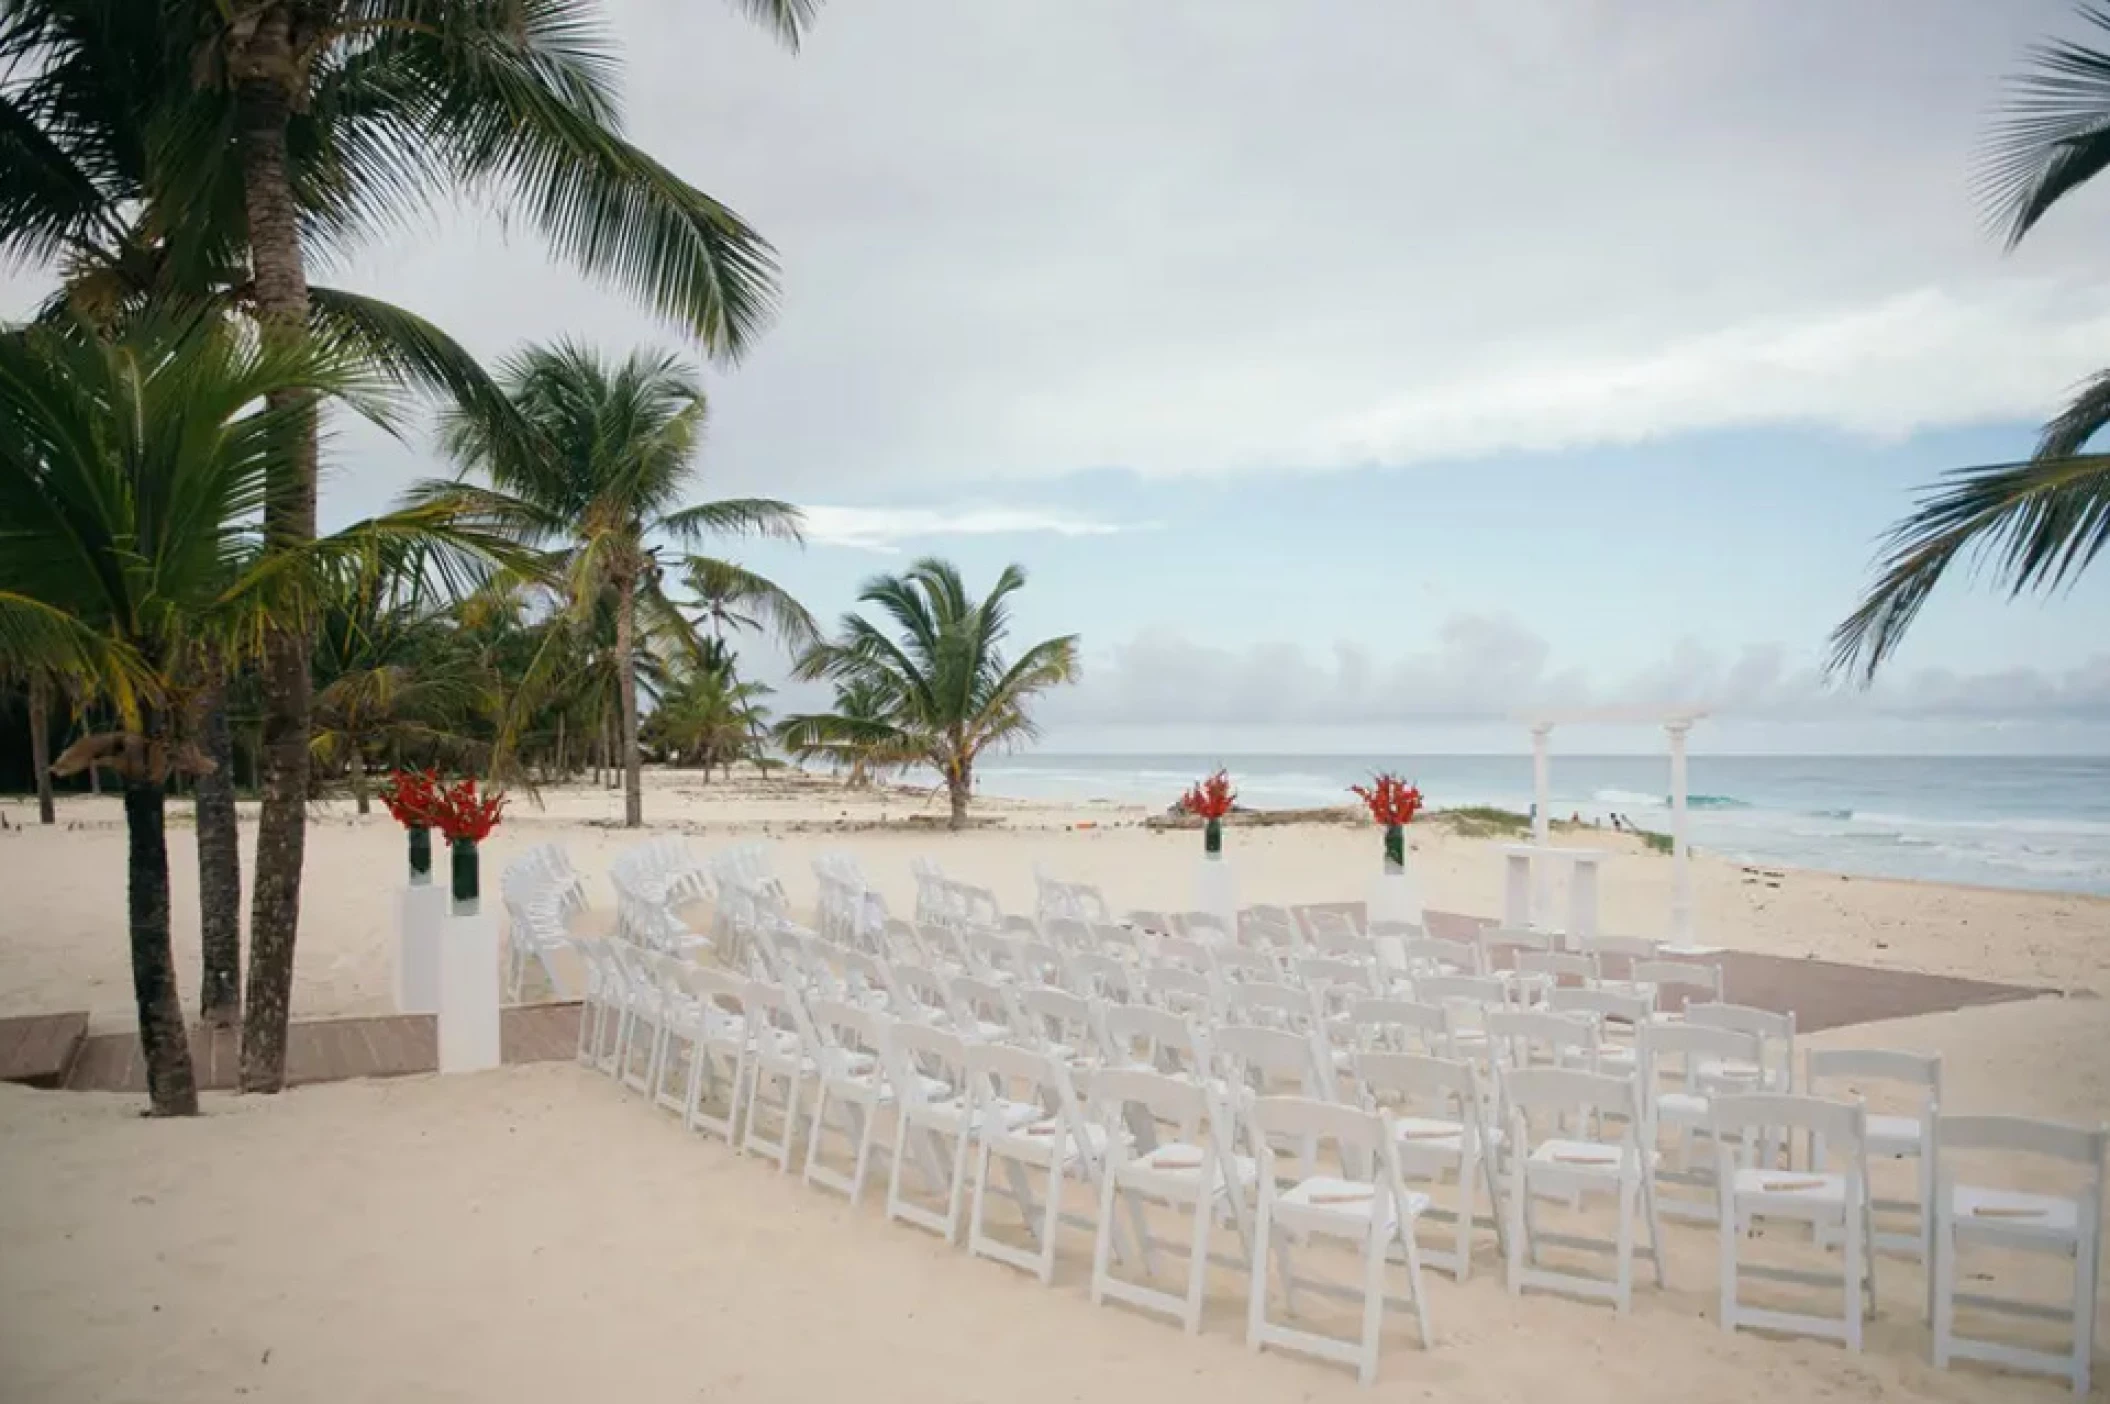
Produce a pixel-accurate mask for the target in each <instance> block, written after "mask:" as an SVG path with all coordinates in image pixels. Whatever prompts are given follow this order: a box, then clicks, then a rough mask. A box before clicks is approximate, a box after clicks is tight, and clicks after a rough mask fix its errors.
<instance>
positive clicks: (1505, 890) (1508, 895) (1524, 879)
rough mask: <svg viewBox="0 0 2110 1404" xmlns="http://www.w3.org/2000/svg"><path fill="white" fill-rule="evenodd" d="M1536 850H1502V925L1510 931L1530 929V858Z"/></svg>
mask: <svg viewBox="0 0 2110 1404" xmlns="http://www.w3.org/2000/svg"><path fill="white" fill-rule="evenodd" d="M1536 851H1537V850H1535V849H1531V848H1504V849H1503V850H1502V925H1504V926H1505V927H1508V928H1509V929H1510V930H1512V931H1526V930H1529V929H1530V927H1531V916H1532V913H1531V858H1532V854H1533V853H1535V852H1536Z"/></svg>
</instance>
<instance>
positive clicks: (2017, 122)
mask: <svg viewBox="0 0 2110 1404" xmlns="http://www.w3.org/2000/svg"><path fill="white" fill-rule="evenodd" d="M2079 10H2080V17H2081V19H2082V20H2083V21H2084V22H2085V23H2086V24H2087V25H2088V26H2090V28H2092V29H2093V30H2095V31H2096V32H2097V34H2098V35H2100V34H2103V33H2110V5H2106V4H2104V3H2101V0H2088V3H2085V4H2083V5H2081V6H2080V7H2079ZM2030 60H2031V63H2032V65H2033V67H2032V68H2031V69H2030V71H2028V72H2025V73H2023V74H2022V75H2020V76H2019V77H2017V78H2015V79H2014V80H2013V81H2012V83H2011V86H2010V96H2009V99H2008V103H2007V112H2006V115H2005V116H2004V117H2003V118H2002V119H2001V120H2000V121H1999V122H1997V123H1996V124H1995V125H1994V127H1993V129H1992V131H1991V133H1990V135H1989V136H1988V138H1987V141H1986V144H1985V147H1984V148H1983V150H1982V152H1981V154H1980V158H1979V169H1978V189H1979V195H1980V198H1981V199H1982V200H1983V202H1984V204H1985V207H1986V210H1987V214H1988V217H1989V218H1990V219H1991V220H1992V222H1993V224H1994V226H1995V227H1996V228H1997V229H1998V230H1999V231H2000V233H2001V236H2002V237H2003V238H2004V239H2005V240H2006V241H2007V245H2008V247H2009V248H2013V247H2014V246H2015V245H2017V244H2019V243H2021V242H2022V240H2023V238H2024V237H2025V236H2026V235H2028V233H2029V231H2030V230H2031V229H2033V228H2035V227H2036V225H2037V222H2038V221H2039V220H2041V219H2042V218H2043V217H2044V216H2045V214H2046V213H2047V212H2049V211H2050V209H2051V207H2052V206H2053V205H2055V204H2057V203H2058V202H2059V201H2060V200H2061V199H2063V198H2065V197H2066V196H2067V195H2069V194H2071V193H2072V192H2073V191H2075V190H2076V189H2078V188H2080V187H2081V186H2082V185H2084V184H2086V183H2087V182H2088V181H2089V180H2091V179H2093V178H2094V177H2095V176H2096V175H2097V174H2098V173H2100V172H2101V171H2102V169H2103V168H2104V167H2105V166H2110V53H2106V52H2104V51H2103V50H2102V49H2100V48H2096V47H2092V46H2091V45H2090V44H2089V43H2086V42H2082V41H2079V40H2069V39H2059V40H2054V41H2052V42H2050V43H2048V44H2042V45H2038V46H2036V47H2034V48H2033V49H2031V51H2030Z"/></svg>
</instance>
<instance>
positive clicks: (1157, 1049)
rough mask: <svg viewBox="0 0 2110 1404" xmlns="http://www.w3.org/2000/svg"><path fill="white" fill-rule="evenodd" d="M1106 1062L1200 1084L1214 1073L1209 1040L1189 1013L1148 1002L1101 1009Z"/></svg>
mask: <svg viewBox="0 0 2110 1404" xmlns="http://www.w3.org/2000/svg"><path fill="white" fill-rule="evenodd" d="M1099 1033H1100V1037H1102V1038H1103V1039H1105V1040H1106V1061H1105V1066H1107V1067H1110V1068H1133V1069H1135V1070H1137V1071H1140V1072H1159V1073H1167V1074H1170V1075H1173V1076H1177V1077H1182V1078H1185V1079H1186V1080H1187V1081H1190V1082H1192V1083H1194V1084H1195V1085H1196V1086H1200V1085H1202V1084H1203V1083H1206V1082H1208V1081H1209V1080H1210V1078H1211V1077H1212V1075H1213V1074H1212V1073H1211V1072H1210V1066H1209V1064H1210V1059H1209V1041H1208V1037H1207V1035H1206V1034H1204V1033H1203V1032H1202V1029H1201V1026H1200V1025H1199V1024H1197V1023H1195V1022H1194V1021H1193V1020H1191V1019H1189V1018H1187V1017H1186V1016H1185V1015H1182V1014H1179V1013H1176V1012H1174V1011H1173V1010H1170V1009H1160V1008H1157V1007H1156V1006H1154V1005H1148V1004H1109V1005H1105V1006H1103V1007H1102V1008H1101V1009H1100V1010H1099Z"/></svg>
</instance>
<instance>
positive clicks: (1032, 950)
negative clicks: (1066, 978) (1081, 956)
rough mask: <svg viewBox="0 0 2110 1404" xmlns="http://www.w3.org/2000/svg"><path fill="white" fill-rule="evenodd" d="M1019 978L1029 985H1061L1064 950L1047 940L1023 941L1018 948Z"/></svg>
mask: <svg viewBox="0 0 2110 1404" xmlns="http://www.w3.org/2000/svg"><path fill="white" fill-rule="evenodd" d="M1016 956H1017V962H1018V964H1017V970H1018V978H1019V979H1020V980H1021V981H1023V982H1024V983H1026V984H1029V985H1060V984H1061V983H1062V976H1063V960H1062V952H1061V951H1059V950H1057V949H1056V948H1055V947H1054V946H1053V945H1051V944H1049V943H1048V942H1046V941H1021V942H1019V943H1018V946H1017V948H1016Z"/></svg>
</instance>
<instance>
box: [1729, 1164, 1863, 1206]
mask: <svg viewBox="0 0 2110 1404" xmlns="http://www.w3.org/2000/svg"><path fill="white" fill-rule="evenodd" d="M1730 1188H1731V1191H1732V1192H1733V1193H1734V1194H1735V1196H1736V1197H1737V1199H1738V1200H1740V1201H1748V1202H1750V1203H1751V1204H1752V1205H1753V1206H1755V1207H1758V1208H1759V1209H1760V1211H1761V1212H1765V1210H1766V1209H1767V1208H1769V1207H1770V1208H1771V1209H1774V1210H1793V1209H1795V1208H1798V1207H1799V1208H1802V1209H1808V1210H1819V1211H1826V1212H1830V1213H1832V1214H1840V1215H1843V1214H1844V1213H1845V1212H1846V1177H1845V1176H1844V1175H1833V1174H1829V1173H1826V1172H1824V1171H1821V1170H1766V1169H1759V1168H1747V1169H1742V1170H1739V1171H1737V1172H1736V1177H1735V1178H1734V1179H1733V1180H1732V1181H1731V1182H1730Z"/></svg>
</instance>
